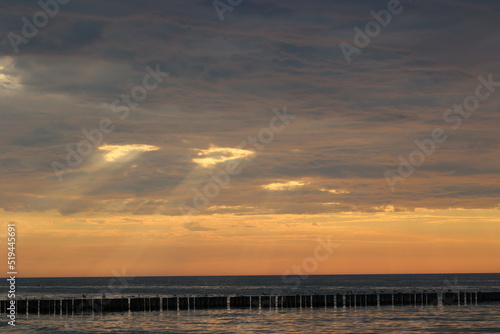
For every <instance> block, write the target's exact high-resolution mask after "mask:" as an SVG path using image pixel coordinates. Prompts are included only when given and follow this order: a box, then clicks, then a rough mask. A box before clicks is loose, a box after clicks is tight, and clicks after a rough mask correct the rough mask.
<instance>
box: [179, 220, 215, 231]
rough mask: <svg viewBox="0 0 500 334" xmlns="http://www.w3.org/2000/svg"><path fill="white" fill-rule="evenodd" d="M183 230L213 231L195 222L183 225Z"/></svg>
mask: <svg viewBox="0 0 500 334" xmlns="http://www.w3.org/2000/svg"><path fill="white" fill-rule="evenodd" d="M184 228H185V229H187V230H190V231H215V230H216V229H214V228H209V227H203V226H201V225H200V224H198V223H196V222H188V223H185V224H184Z"/></svg>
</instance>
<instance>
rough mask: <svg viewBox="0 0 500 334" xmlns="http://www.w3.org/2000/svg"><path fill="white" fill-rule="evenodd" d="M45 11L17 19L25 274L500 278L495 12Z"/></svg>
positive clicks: (14, 47)
mask: <svg viewBox="0 0 500 334" xmlns="http://www.w3.org/2000/svg"><path fill="white" fill-rule="evenodd" d="M42 3H43V4H44V3H45V2H42ZM46 3H48V4H49V5H48V7H46V8H48V9H42V8H41V7H40V4H39V3H38V2H37V1H14V0H3V1H2V3H1V4H0V7H1V10H0V36H1V37H2V38H1V39H0V129H1V131H0V182H1V183H0V184H1V186H0V189H1V191H0V225H1V227H0V228H1V229H2V230H4V231H5V232H2V233H5V238H2V243H1V244H0V245H2V247H1V248H2V249H1V250H0V256H2V257H4V258H6V257H7V245H6V243H5V240H6V235H7V224H8V223H15V225H16V231H17V236H16V242H17V245H16V256H17V263H18V267H17V269H18V274H19V276H23V277H57V276H63V277H65V276H112V275H113V273H114V272H120V273H122V272H123V273H126V274H127V275H131V276H132V275H133V276H179V275H180V276H182V275H286V274H287V273H290V272H293V273H300V272H303V273H305V274H311V275H313V274H393V273H474V272H499V270H500V266H499V262H498V254H499V253H500V186H499V185H500V176H499V175H500V174H499V172H500V158H499V153H500V143H499V139H500V135H499V133H500V132H499V130H498V129H499V125H500V117H499V114H498V110H499V107H500V60H499V54H500V20H498V16H499V15H500V4H499V3H498V2H497V1H493V0H475V1H472V0H468V1H466V0H455V1H451V0H435V1H410V0H402V1H401V2H397V1H396V0H391V1H389V2H388V1H378V0H376V1H368V0H366V1H363V0H359V1H347V0H345V1H341V0H335V1H319V0H311V1H298V0H290V1H275V0H266V1H264V0H242V1H239V0H238V1H236V0H232V1H224V0H220V1H215V2H214V1H211V0H210V1H204V0H203V1H199V0H191V1H180V0H170V1H152V0H145V1H132V0H125V1H122V0H120V1H118V0H107V1H96V0H86V1H82V0H71V1H68V0H59V2H55V0H52V1H47V2H46ZM376 17H378V20H379V21H377V19H376ZM367 29H368V30H367ZM370 29H371V30H370ZM325 243H327V244H328V245H330V246H331V245H334V247H333V246H332V247H330V248H329V247H328V246H325ZM318 247H322V248H321V249H322V251H323V252H325V253H324V254H326V255H325V256H323V255H324V254H322V256H319V253H318V252H317V249H318Z"/></svg>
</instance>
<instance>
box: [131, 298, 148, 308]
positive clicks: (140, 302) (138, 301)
mask: <svg viewBox="0 0 500 334" xmlns="http://www.w3.org/2000/svg"><path fill="white" fill-rule="evenodd" d="M145 307H146V302H145V300H144V298H130V311H145Z"/></svg>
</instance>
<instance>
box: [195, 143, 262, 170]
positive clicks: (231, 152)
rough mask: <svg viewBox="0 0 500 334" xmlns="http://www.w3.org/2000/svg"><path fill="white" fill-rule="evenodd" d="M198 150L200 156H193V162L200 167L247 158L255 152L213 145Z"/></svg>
mask: <svg viewBox="0 0 500 334" xmlns="http://www.w3.org/2000/svg"><path fill="white" fill-rule="evenodd" d="M198 151H199V152H198V156H201V158H194V159H193V162H195V163H197V164H199V165H200V166H202V167H212V166H215V165H217V164H219V163H222V162H225V161H229V160H236V159H243V158H248V157H251V156H252V155H254V154H255V153H254V152H253V151H249V150H243V149H240V148H230V147H216V146H213V145H211V146H210V148H208V149H206V150H198Z"/></svg>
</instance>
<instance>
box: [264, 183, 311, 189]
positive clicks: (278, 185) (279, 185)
mask: <svg viewBox="0 0 500 334" xmlns="http://www.w3.org/2000/svg"><path fill="white" fill-rule="evenodd" d="M305 184H306V183H305V182H302V181H288V182H277V183H270V184H266V185H263V186H262V188H264V189H267V190H271V191H283V190H293V189H296V188H299V187H302V186H304V185H305Z"/></svg>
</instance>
